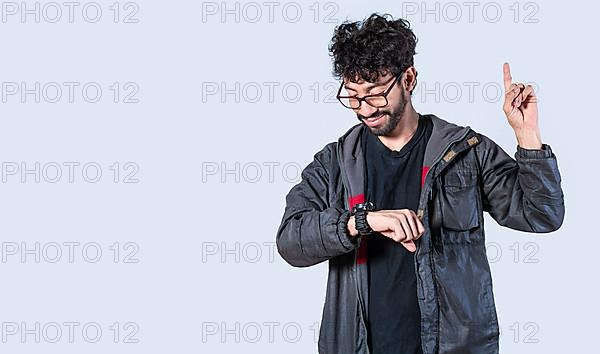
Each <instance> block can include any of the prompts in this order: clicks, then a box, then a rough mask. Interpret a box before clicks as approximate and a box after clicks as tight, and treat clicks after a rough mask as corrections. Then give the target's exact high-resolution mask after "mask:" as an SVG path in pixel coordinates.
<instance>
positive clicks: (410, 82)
mask: <svg viewBox="0 0 600 354" xmlns="http://www.w3.org/2000/svg"><path fill="white" fill-rule="evenodd" d="M416 86H417V69H415V67H414V66H410V67H409V68H408V69H406V71H405V74H404V77H403V78H402V88H403V89H404V90H406V91H408V92H410V93H412V91H413V90H414V88H415V87H416Z"/></svg>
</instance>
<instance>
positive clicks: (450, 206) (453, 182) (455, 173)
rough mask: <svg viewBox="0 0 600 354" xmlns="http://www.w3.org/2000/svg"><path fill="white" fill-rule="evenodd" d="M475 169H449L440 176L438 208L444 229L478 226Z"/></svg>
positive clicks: (458, 229) (467, 228)
mask: <svg viewBox="0 0 600 354" xmlns="http://www.w3.org/2000/svg"><path fill="white" fill-rule="evenodd" d="M477 188H478V185H477V171H476V170H467V169H451V170H448V171H447V172H446V173H445V174H444V175H443V176H442V186H441V189H442V190H441V193H439V198H440V209H441V219H442V220H441V223H442V226H443V227H444V228H445V229H450V230H456V231H465V230H471V229H473V228H476V227H479V212H478V206H479V200H478V199H479V194H478V189H477Z"/></svg>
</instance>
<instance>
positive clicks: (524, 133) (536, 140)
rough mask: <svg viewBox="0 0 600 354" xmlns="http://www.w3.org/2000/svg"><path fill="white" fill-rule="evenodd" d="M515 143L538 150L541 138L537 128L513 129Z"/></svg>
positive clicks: (540, 145) (524, 147)
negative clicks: (515, 138)
mask: <svg viewBox="0 0 600 354" xmlns="http://www.w3.org/2000/svg"><path fill="white" fill-rule="evenodd" d="M515 136H516V137H517V144H518V145H519V146H520V147H522V148H523V149H528V150H540V149H541V148H542V138H541V136H540V131H539V129H535V130H517V131H515Z"/></svg>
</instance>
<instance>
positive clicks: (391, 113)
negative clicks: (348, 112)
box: [344, 73, 408, 136]
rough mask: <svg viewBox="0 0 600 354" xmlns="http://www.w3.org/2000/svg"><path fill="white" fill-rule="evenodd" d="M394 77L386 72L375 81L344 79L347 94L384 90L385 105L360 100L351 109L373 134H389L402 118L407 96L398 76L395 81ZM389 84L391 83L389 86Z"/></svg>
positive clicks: (381, 91)
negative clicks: (376, 105) (387, 91)
mask: <svg viewBox="0 0 600 354" xmlns="http://www.w3.org/2000/svg"><path fill="white" fill-rule="evenodd" d="M394 79H395V77H394V76H393V75H392V74H390V73H387V74H386V75H384V76H380V77H379V78H378V79H377V81H375V82H367V81H364V80H362V79H361V80H360V81H358V82H356V83H353V82H350V81H349V80H347V79H344V88H345V89H346V91H347V94H348V95H349V96H358V97H364V96H367V95H374V94H380V93H384V92H386V90H388V89H390V88H391V90H390V91H389V93H388V95H387V101H388V103H387V105H385V106H384V107H380V108H376V107H373V106H371V105H369V104H368V103H367V102H365V101H362V102H361V105H360V107H359V108H358V109H353V111H354V112H355V113H356V116H357V118H358V120H359V121H361V122H362V123H363V124H365V125H366V126H367V127H369V129H370V130H371V132H372V133H373V134H375V135H380V136H386V135H388V134H390V133H391V132H392V131H393V130H394V128H396V126H397V125H398V123H399V122H400V120H401V119H402V114H403V113H404V109H405V108H406V103H407V101H408V98H407V97H406V94H405V92H404V90H403V89H402V85H401V80H402V78H400V79H399V80H398V81H397V82H395V80H394ZM390 85H393V87H391V86H390Z"/></svg>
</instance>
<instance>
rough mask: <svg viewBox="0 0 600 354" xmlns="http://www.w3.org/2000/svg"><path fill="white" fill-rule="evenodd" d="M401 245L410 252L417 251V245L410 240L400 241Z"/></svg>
mask: <svg viewBox="0 0 600 354" xmlns="http://www.w3.org/2000/svg"><path fill="white" fill-rule="evenodd" d="M402 246H404V248H406V249H407V250H409V251H410V252H416V251H417V246H415V243H414V242H412V241H404V242H402Z"/></svg>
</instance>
